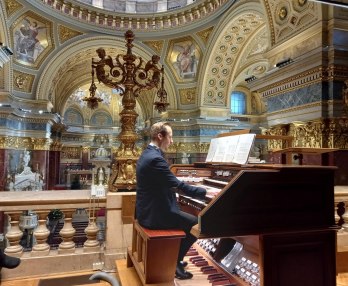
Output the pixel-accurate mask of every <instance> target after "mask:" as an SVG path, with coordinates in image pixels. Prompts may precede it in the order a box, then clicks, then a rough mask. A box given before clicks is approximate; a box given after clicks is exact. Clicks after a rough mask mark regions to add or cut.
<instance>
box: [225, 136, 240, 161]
mask: <svg viewBox="0 0 348 286" xmlns="http://www.w3.org/2000/svg"><path fill="white" fill-rule="evenodd" d="M238 141H239V136H228V137H226V142H227V143H226V144H227V145H228V148H227V150H226V153H225V156H224V160H223V162H233V160H234V157H235V156H236V150H237V146H238Z"/></svg>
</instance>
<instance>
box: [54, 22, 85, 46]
mask: <svg viewBox="0 0 348 286" xmlns="http://www.w3.org/2000/svg"><path fill="white" fill-rule="evenodd" d="M58 35H59V42H60V43H62V44H63V43H64V42H66V41H67V40H70V39H72V38H74V37H76V36H79V35H82V33H81V32H78V31H75V30H72V29H70V28H68V27H65V26H62V25H59V26H58Z"/></svg>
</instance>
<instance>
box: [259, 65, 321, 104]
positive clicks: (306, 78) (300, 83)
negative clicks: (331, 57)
mask: <svg viewBox="0 0 348 286" xmlns="http://www.w3.org/2000/svg"><path fill="white" fill-rule="evenodd" d="M323 80H327V76H326V70H325V68H323V67H316V68H314V69H310V70H308V71H305V72H303V73H300V74H297V75H294V76H292V77H289V78H287V79H284V80H281V81H279V82H276V83H273V84H271V85H268V86H265V87H262V88H261V89H260V90H258V92H259V93H260V95H261V97H262V98H268V97H271V96H276V95H279V94H282V93H284V92H289V91H292V90H296V89H300V88H304V87H306V86H309V85H313V84H314V83H317V82H322V81H323Z"/></svg>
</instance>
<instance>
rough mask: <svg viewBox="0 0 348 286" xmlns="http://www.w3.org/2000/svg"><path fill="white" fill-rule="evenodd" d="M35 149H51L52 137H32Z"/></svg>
mask: <svg viewBox="0 0 348 286" xmlns="http://www.w3.org/2000/svg"><path fill="white" fill-rule="evenodd" d="M31 142H32V144H33V148H32V149H33V150H50V146H51V143H52V140H51V139H50V138H31Z"/></svg>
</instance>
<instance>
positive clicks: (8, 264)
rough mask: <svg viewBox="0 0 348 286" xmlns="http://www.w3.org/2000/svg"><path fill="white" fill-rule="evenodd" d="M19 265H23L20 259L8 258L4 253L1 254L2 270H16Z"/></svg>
mask: <svg viewBox="0 0 348 286" xmlns="http://www.w3.org/2000/svg"><path fill="white" fill-rule="evenodd" d="M19 263H21V260H20V259H19V258H17V257H13V256H8V255H6V254H5V253H3V252H2V251H1V252H0V268H1V267H4V268H9V269H13V268H16V267H17V266H18V265H19Z"/></svg>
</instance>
